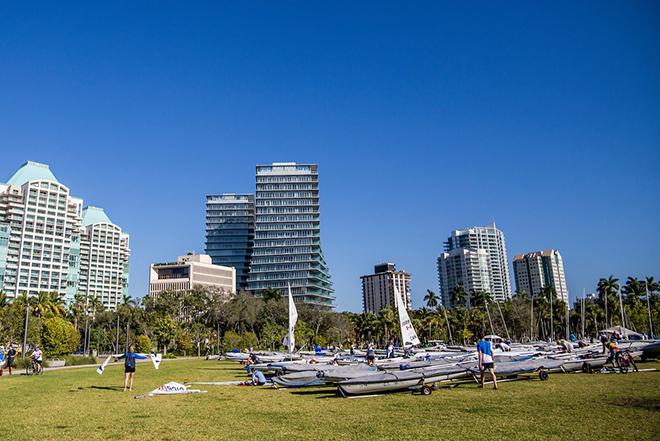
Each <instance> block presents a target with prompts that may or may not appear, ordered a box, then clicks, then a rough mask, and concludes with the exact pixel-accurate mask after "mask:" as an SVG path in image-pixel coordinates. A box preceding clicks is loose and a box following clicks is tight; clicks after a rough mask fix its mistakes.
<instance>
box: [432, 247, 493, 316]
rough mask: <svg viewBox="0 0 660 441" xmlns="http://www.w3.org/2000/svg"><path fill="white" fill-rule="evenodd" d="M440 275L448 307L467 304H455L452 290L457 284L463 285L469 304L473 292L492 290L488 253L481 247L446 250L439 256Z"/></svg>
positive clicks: (443, 302) (442, 291)
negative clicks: (452, 298)
mask: <svg viewBox="0 0 660 441" xmlns="http://www.w3.org/2000/svg"><path fill="white" fill-rule="evenodd" d="M438 277H439V279H440V294H441V295H442V304H443V305H445V306H446V307H455V306H465V305H454V304H453V302H452V300H451V290H452V288H454V287H456V286H459V285H461V286H463V289H464V290H465V301H466V303H468V304H469V301H470V296H471V294H472V293H473V292H475V291H486V292H491V289H490V271H489V269H488V253H487V252H486V250H484V249H481V248H480V249H476V250H470V249H467V248H457V249H455V250H451V251H449V252H444V253H442V254H441V255H440V257H438Z"/></svg>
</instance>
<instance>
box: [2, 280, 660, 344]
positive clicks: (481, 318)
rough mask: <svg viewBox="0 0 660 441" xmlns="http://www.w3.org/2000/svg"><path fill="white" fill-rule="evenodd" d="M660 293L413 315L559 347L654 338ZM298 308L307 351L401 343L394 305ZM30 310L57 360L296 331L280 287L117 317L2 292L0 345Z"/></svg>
mask: <svg viewBox="0 0 660 441" xmlns="http://www.w3.org/2000/svg"><path fill="white" fill-rule="evenodd" d="M647 285H648V288H649V293H650V294H649V296H648V298H647V294H646V286H647ZM659 292H660V284H659V283H658V282H656V281H655V280H654V279H653V278H652V277H648V278H646V279H645V280H639V279H637V278H634V277H628V278H627V280H626V281H625V283H623V284H621V283H620V281H619V280H618V279H616V278H615V277H613V276H610V277H607V278H602V279H600V281H599V282H598V285H597V287H596V293H597V295H596V296H592V297H588V298H587V299H586V300H585V301H584V302H583V301H582V299H578V300H577V301H576V302H575V304H574V305H573V308H572V309H571V310H570V311H568V314H567V306H568V305H567V304H566V303H565V302H563V301H561V300H559V299H558V298H557V294H556V292H555V290H554V289H553V288H546V289H544V290H543V291H542V293H541V294H540V295H538V296H535V297H534V298H531V297H530V296H529V295H528V294H527V293H525V292H520V291H518V292H516V293H515V295H514V296H513V298H512V299H510V300H508V301H505V302H494V301H493V299H492V297H491V295H490V293H488V292H485V291H475V292H470V293H468V292H466V291H465V289H464V288H463V287H461V286H458V287H456V288H454V289H453V290H452V291H451V292H450V294H449V296H450V299H451V303H452V304H453V305H455V307H454V308H451V309H446V308H444V307H443V306H442V305H441V301H440V298H439V296H438V295H437V294H436V293H434V292H433V291H430V290H429V291H428V292H427V294H426V296H425V298H424V302H425V305H424V307H422V308H419V309H415V310H412V311H410V317H411V320H412V323H413V326H414V327H415V329H416V331H417V334H418V335H419V337H420V339H421V340H422V341H424V342H429V341H432V340H441V341H444V342H448V343H453V344H468V343H471V342H473V341H474V340H475V339H476V338H478V337H480V336H482V335H485V334H490V333H494V334H498V335H501V336H502V337H505V338H509V339H511V340H514V341H522V342H525V341H529V340H537V339H540V340H549V339H551V338H552V337H554V338H555V339H558V338H562V337H563V336H564V335H565V332H566V331H565V330H566V324H567V320H568V325H569V329H570V332H571V333H572V334H575V335H577V336H578V337H583V335H582V328H583V325H584V337H590V336H596V334H597V332H598V331H599V330H601V329H604V328H605V327H609V326H616V325H624V326H625V327H627V328H630V329H632V330H634V331H637V332H642V333H646V334H649V333H650V324H649V318H650V319H651V322H652V326H653V329H654V330H655V332H658V331H657V330H658V329H660V323H659V318H660V302H658V293H659ZM619 299H621V301H619ZM583 306H584V313H583ZM297 308H298V317H299V318H298V324H297V326H296V331H295V332H296V343H297V345H298V346H299V347H306V348H308V349H310V348H312V347H313V346H315V345H317V344H318V345H321V346H324V347H325V346H327V345H333V346H340V345H341V346H343V347H348V346H349V345H351V344H356V345H358V346H361V345H364V344H366V343H367V342H375V343H377V344H380V345H384V344H385V343H386V342H387V341H394V342H400V341H401V339H400V332H399V325H398V316H397V313H396V310H394V309H392V308H390V307H385V308H383V309H381V310H380V312H379V313H378V314H374V313H371V312H365V313H361V314H357V313H352V312H334V311H327V310H325V309H322V308H319V307H315V306H311V305H306V304H301V305H298V307H297ZM26 311H27V312H28V313H29V324H28V330H27V342H28V344H30V345H35V344H37V345H40V346H42V347H44V349H45V350H46V353H47V354H48V355H49V356H59V355H62V354H66V353H71V352H74V351H83V352H92V351H97V352H98V353H118V352H123V351H124V350H125V348H126V346H127V345H128V344H136V346H137V349H138V350H139V351H145V352H146V351H160V352H163V353H165V354H167V353H174V354H181V355H205V354H209V353H216V352H217V351H218V350H231V349H243V348H248V347H252V348H259V349H269V350H282V349H283V346H282V340H283V339H284V336H285V335H286V332H287V325H288V306H287V302H286V299H284V298H283V296H282V293H281V292H279V291H278V290H275V289H269V290H267V291H266V292H265V293H264V294H263V295H262V297H259V298H258V297H255V296H252V295H251V294H249V293H247V292H241V293H239V294H238V295H236V296H234V297H232V298H230V299H228V298H227V296H226V295H223V294H222V293H218V292H216V291H211V290H207V289H203V288H200V287H196V288H194V289H192V290H189V291H185V292H178V293H177V292H162V293H160V294H159V295H158V296H157V297H155V298H152V297H145V298H143V299H142V300H141V302H139V303H138V302H136V301H135V300H134V299H132V298H130V297H125V298H124V299H123V300H122V302H121V304H120V305H118V307H117V309H116V311H106V310H104V309H103V305H102V304H101V302H100V300H99V299H98V298H85V297H83V296H76V297H75V300H74V302H73V303H72V304H71V305H69V306H68V307H67V306H65V305H64V303H63V302H62V300H61V298H59V297H58V296H57V295H56V294H54V293H46V292H44V293H40V294H39V295H38V296H33V297H27V296H25V295H21V296H19V297H18V298H16V299H15V300H14V301H12V302H9V301H8V299H7V297H6V296H5V295H4V294H2V293H0V342H2V343H3V344H6V343H7V342H9V341H12V342H13V343H14V344H17V345H18V346H19V347H20V346H21V343H22V341H23V336H24V331H25V313H26ZM622 315H623V322H622Z"/></svg>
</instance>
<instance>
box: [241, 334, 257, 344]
mask: <svg viewBox="0 0 660 441" xmlns="http://www.w3.org/2000/svg"><path fill="white" fill-rule="evenodd" d="M258 343H259V340H257V336H256V335H255V334H254V332H246V333H245V334H243V337H242V338H241V346H243V347H244V348H255V347H256V346H257V344H258Z"/></svg>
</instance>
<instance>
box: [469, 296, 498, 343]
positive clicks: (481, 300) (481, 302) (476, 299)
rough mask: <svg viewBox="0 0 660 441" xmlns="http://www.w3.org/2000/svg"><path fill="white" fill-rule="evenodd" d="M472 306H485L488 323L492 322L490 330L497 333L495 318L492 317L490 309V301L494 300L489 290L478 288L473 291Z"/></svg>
mask: <svg viewBox="0 0 660 441" xmlns="http://www.w3.org/2000/svg"><path fill="white" fill-rule="evenodd" d="M470 300H471V301H472V306H473V307H475V308H484V310H485V311H486V314H487V315H488V323H489V324H490V332H491V333H493V334H494V333H495V330H494V328H493V320H492V319H491V317H490V311H489V310H488V303H490V302H492V301H493V297H492V296H491V294H490V293H489V292H488V291H484V290H482V289H477V290H474V291H473V292H472V297H471V299H470Z"/></svg>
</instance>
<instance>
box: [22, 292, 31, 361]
mask: <svg viewBox="0 0 660 441" xmlns="http://www.w3.org/2000/svg"><path fill="white" fill-rule="evenodd" d="M29 321H30V298H29V297H28V295H27V294H25V330H24V331H23V352H21V358H23V359H24V358H25V347H26V346H27V334H28V323H29Z"/></svg>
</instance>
